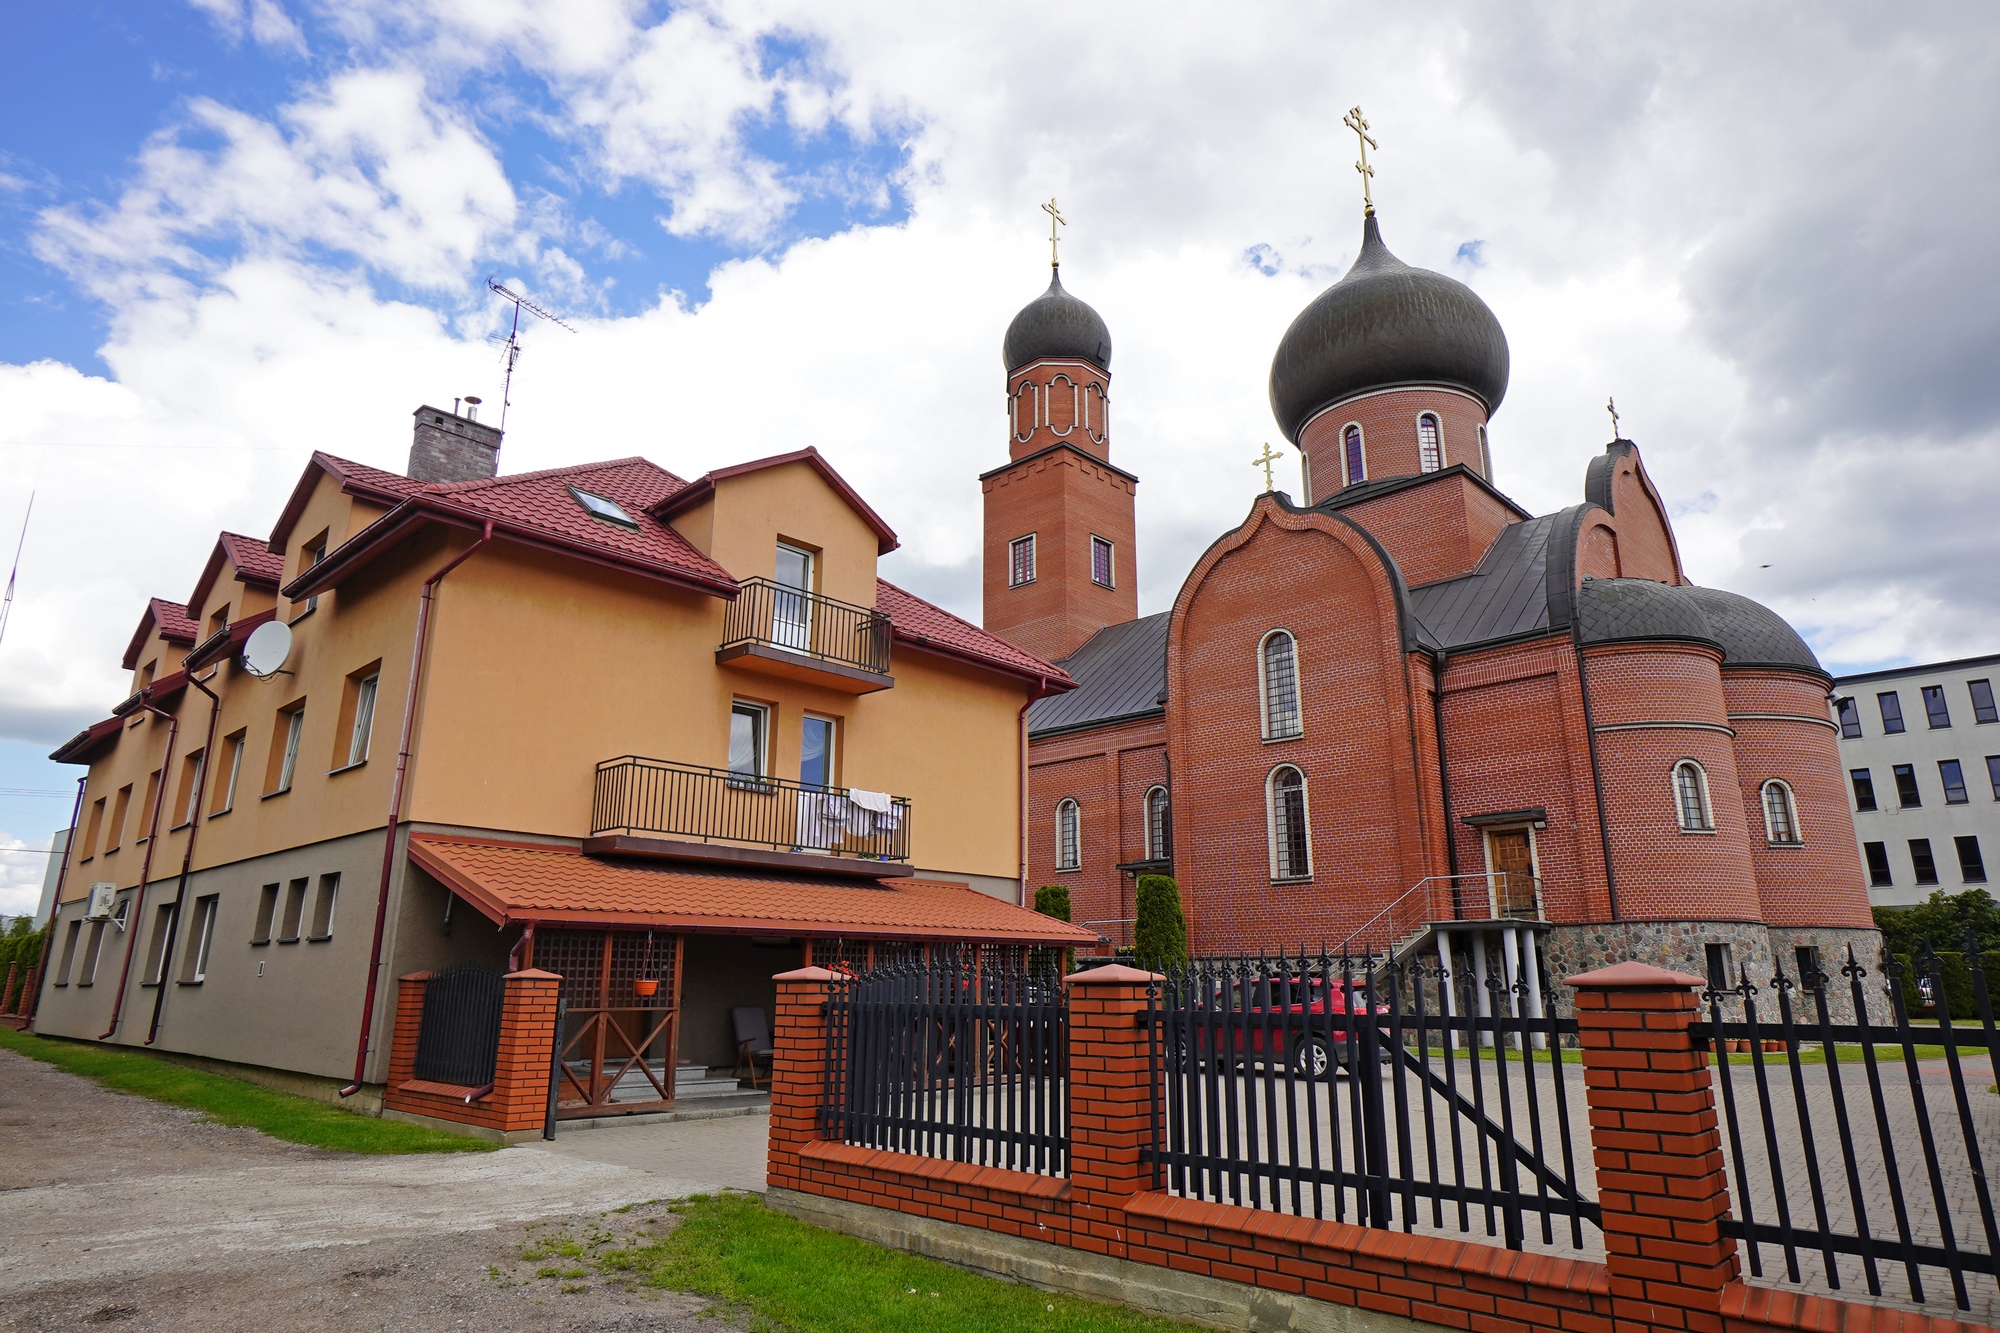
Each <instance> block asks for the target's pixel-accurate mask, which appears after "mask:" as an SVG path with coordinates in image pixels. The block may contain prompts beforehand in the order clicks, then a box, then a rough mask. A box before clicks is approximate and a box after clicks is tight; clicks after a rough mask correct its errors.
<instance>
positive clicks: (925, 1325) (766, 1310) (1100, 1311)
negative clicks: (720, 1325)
mask: <svg viewBox="0 0 2000 1333" xmlns="http://www.w3.org/2000/svg"><path fill="white" fill-rule="evenodd" d="M671 1211H673V1212H675V1213H677V1214H679V1215H680V1221H679V1225H678V1226H676V1227H674V1228H673V1229H672V1230H671V1231H669V1232H667V1233H666V1234H665V1235H663V1236H661V1237H660V1238H659V1239H657V1240H654V1241H651V1242H650V1243H648V1242H646V1241H644V1240H640V1241H636V1242H631V1243H628V1244H625V1245H622V1246H619V1247H618V1248H615V1249H606V1248H602V1246H603V1244H604V1242H605V1241H606V1240H608V1239H609V1238H608V1237H604V1238H600V1237H596V1236H588V1237H585V1238H583V1239H582V1240H581V1241H578V1240H575V1239H572V1238H570V1237H567V1236H555V1235H552V1236H547V1237H544V1238H542V1239H540V1240H538V1241H536V1242H535V1243H534V1244H533V1245H531V1246H530V1248H528V1249H527V1250H525V1251H524V1252H523V1253H522V1255H521V1257H522V1259H523V1260H525V1261H527V1262H529V1263H535V1262H539V1261H542V1260H554V1261H556V1262H554V1263H551V1264H548V1265H547V1266H546V1267H544V1268H543V1269H541V1270H539V1272H538V1274H537V1276H545V1277H546V1278H547V1279H548V1280H550V1281H560V1280H561V1279H563V1278H567V1277H570V1276H572V1275H577V1276H580V1275H581V1274H580V1272H579V1268H578V1266H579V1265H583V1264H588V1265H590V1266H591V1267H592V1268H594V1269H596V1270H597V1271H598V1272H600V1273H602V1274H604V1275H606V1276H607V1277H610V1278H612V1279H613V1280H624V1281H627V1282H631V1283H633V1284H635V1285H639V1286H652V1287H664V1288H667V1289H669V1290H673V1291H687V1292H693V1293H694V1294H696V1295H699V1296H706V1297H708V1298H709V1299H710V1300H714V1301H717V1302H720V1303H721V1304H723V1305H725V1306H728V1307H731V1308H732V1309H734V1310H736V1311H739V1312H742V1313H744V1314H747V1315H748V1316H749V1320H748V1322H749V1325H750V1327H751V1328H753V1329H759V1330H768V1329H786V1330H791V1331H792V1333H821V1331H822V1330H825V1331H827V1333H876V1331H877V1330H888V1329H894V1330H898V1333H901V1331H902V1330H915V1331H917V1333H924V1331H926V1330H931V1331H934V1333H1003V1330H1004V1331H1006V1333H1012V1330H1016V1329H1049V1330H1058V1331H1059V1333H1143V1331H1146V1330H1158V1331H1159V1333H1165V1330H1169V1329H1171V1330H1184V1329H1186V1328H1187V1327H1188V1325H1186V1324H1182V1323H1179V1322H1177V1321H1175V1320H1171V1319H1163V1318H1160V1317H1158V1316H1154V1315H1146V1314H1140V1313H1139V1312H1137V1311H1135V1310H1127V1309H1125V1308H1124V1307H1122V1306H1117V1305H1101V1304H1099V1303H1097V1302H1095V1301H1086V1300H1080V1299H1078V1298H1077V1297H1074V1296H1059V1295H1055V1294H1053V1293H1051V1292H1046V1291H1037V1290H1035V1289H1034V1288H1033V1287H1024V1286H1019V1285H1017V1284H1015V1283H1012V1282H1002V1281H1000V1280H999V1279H997V1278H989V1277H981V1276H979V1275H977V1274H975V1273H968V1272H966V1271H965V1270H963V1269H959V1268H953V1267H952V1266H951V1265H949V1264H943V1263H939V1262H938V1261H937V1260H935V1259H923V1258H919V1257H917V1256H916V1255H912V1254H906V1253H904V1252H903V1251H901V1250H891V1249H885V1248H883V1247H882V1246H879V1245H871V1244H869V1243H868V1242H866V1241H860V1240H856V1239H854V1238H853V1237H851V1236H843V1235H841V1234H839V1233H838V1232H833V1231H823V1230H821V1229H820V1228H818V1227H812V1226H807V1225H806V1224H805V1223H803V1222H801V1221H799V1220H797V1219H796V1218H792V1217H787V1216H786V1215H784V1214H783V1213H779V1212H774V1211H772V1210H770V1209H768V1208H766V1207H765V1206H764V1204H763V1202H762V1201H761V1200H758V1199H756V1198H753V1197H750V1196H747V1195H741V1194H726V1195H722V1196H720V1197H705V1196H702V1195H695V1196H694V1197H692V1198H689V1199H686V1200H683V1201H682V1202H680V1203H677V1204H675V1205H673V1206H672V1209H671ZM565 1261H566V1262H565Z"/></svg>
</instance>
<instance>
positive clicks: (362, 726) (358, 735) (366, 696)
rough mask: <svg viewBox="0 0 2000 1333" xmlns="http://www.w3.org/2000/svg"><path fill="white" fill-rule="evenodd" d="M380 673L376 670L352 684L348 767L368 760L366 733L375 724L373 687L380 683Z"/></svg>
mask: <svg viewBox="0 0 2000 1333" xmlns="http://www.w3.org/2000/svg"><path fill="white" fill-rule="evenodd" d="M381 680H382V675H381V673H380V672H376V673H375V674H373V675H370V676H367V677H365V678H364V679H362V680H359V681H356V682H355V685H354V726H353V729H352V730H351V731H349V732H348V735H347V763H348V766H349V767H353V766H354V765H355V764H365V763H367V762H368V733H369V732H370V731H371V730H372V729H373V728H374V726H375V687H376V686H377V685H379V684H380V683H381Z"/></svg>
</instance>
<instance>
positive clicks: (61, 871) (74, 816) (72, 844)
mask: <svg viewBox="0 0 2000 1333" xmlns="http://www.w3.org/2000/svg"><path fill="white" fill-rule="evenodd" d="M89 781H90V772H89V770H87V769H86V770H85V771H84V775H83V776H82V777H80V778H78V779H77V780H76V808H75V809H73V810H71V811H70V812H69V841H68V842H67V843H65V844H64V845H63V859H62V864H61V865H59V866H57V867H56V896H55V897H54V898H51V899H50V900H49V920H51V921H53V920H55V917H56V913H58V912H60V911H62V891H63V881H64V880H66V879H68V878H69V862H70V858H71V857H72V856H75V855H76V826H77V822H78V821H79V820H81V819H82V818H83V788H84V784H85V783H87V782H89ZM49 938H50V939H51V940H53V939H54V938H55V931H54V930H52V929H51V930H50V931H49ZM48 953H49V946H48V944H47V943H44V944H43V945H42V952H41V955H40V956H41V963H40V964H39V966H40V967H41V969H42V970H41V972H40V973H39V974H38V975H37V977H36V979H35V993H34V994H33V995H32V996H30V997H28V999H27V1000H26V1001H25V1003H26V1004H27V1006H28V1030H29V1031H31V1032H32V1031H33V1030H34V1023H35V1015H36V1014H38V1013H40V1012H41V1009H42V988H43V987H44V986H45V985H47V984H48V979H49V959H48ZM113 1012H116V1011H115V1010H114V1011H113Z"/></svg>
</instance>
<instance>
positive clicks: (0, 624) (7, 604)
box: [0, 469, 39, 639]
mask: <svg viewBox="0 0 2000 1333" xmlns="http://www.w3.org/2000/svg"><path fill="white" fill-rule="evenodd" d="M37 470H38V471H39V469H37ZM34 516H35V492H34V491H29V492H28V512H27V513H25V514H23V515H22V516H21V540H20V541H18V542H16V543H15V544H14V567H13V569H11V570H9V571H8V573H7V595H6V596H5V597H3V598H0V639H5V638H6V637H7V617H8V616H9V615H10V614H11V613H12V612H13V610H14V580H15V579H17V578H19V577H20V575H21V552H22V551H23V550H25V549H27V545H28V520H29V519H31V518H33V517H34Z"/></svg>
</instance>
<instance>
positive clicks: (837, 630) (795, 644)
mask: <svg viewBox="0 0 2000 1333" xmlns="http://www.w3.org/2000/svg"><path fill="white" fill-rule="evenodd" d="M739 586H740V587H741V589H742V591H741V592H740V593H739V594H738V595H737V597H736V599H735V600H734V601H732V602H731V603H730V604H729V608H728V610H726V611H725V612H724V613H723V618H722V644H721V647H722V648H724V649H728V648H735V647H738V646H740V645H743V644H757V645H760V646H763V647H770V648H780V649H783V650H784V651H785V652H788V653H797V654H799V655H801V656H803V657H811V658H816V659H818V660H820V661H822V662H836V663H839V664H841V665H843V666H851V667H858V668H860V669H861V670H863V671H873V672H877V673H882V674H886V673H887V672H888V670H889V641H890V637H891V633H890V626H889V617H888V616H887V615H885V614H883V613H882V612H880V611H877V610H873V609H872V608H869V607H866V606H856V605H854V604H853V603H852V602H843V601H841V600H839V599H838V598H834V597H827V596H823V595H822V594H820V593H816V592H808V591H806V590H805V589H802V588H794V587H791V586H789V585H788V584H783V583H779V582H777V581H776V580H773V579H767V578H763V577H761V576H754V577H751V578H747V579H744V580H742V581H741V584H740V585H739Z"/></svg>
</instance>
